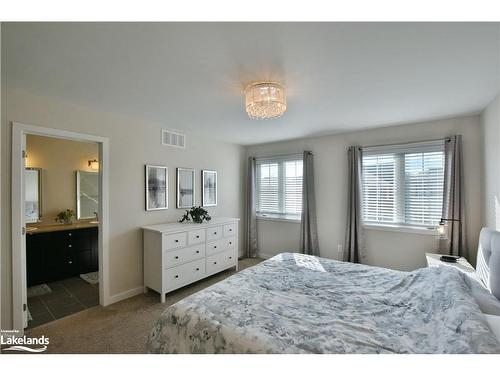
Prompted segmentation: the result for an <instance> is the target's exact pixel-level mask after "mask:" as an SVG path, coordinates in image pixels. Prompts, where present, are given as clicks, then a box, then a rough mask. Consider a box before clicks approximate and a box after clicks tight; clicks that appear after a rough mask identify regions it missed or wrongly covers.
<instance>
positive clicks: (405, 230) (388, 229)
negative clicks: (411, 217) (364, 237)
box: [363, 224, 439, 236]
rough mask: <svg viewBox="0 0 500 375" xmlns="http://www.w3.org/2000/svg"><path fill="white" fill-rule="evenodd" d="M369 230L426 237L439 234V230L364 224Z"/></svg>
mask: <svg viewBox="0 0 500 375" xmlns="http://www.w3.org/2000/svg"><path fill="white" fill-rule="evenodd" d="M363 226H364V228H365V229H367V230H381V231H386V232H401V233H413V234H423V235H426V236H438V235H439V233H438V231H437V229H428V228H422V227H409V226H408V227H407V226H403V225H383V224H364V225H363Z"/></svg>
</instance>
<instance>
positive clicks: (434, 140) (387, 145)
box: [359, 137, 451, 149]
mask: <svg viewBox="0 0 500 375" xmlns="http://www.w3.org/2000/svg"><path fill="white" fill-rule="evenodd" d="M438 141H444V142H449V141H451V138H450V137H447V138H440V139H429V140H427V141H417V142H402V143H390V144H385V145H372V146H359V147H360V148H361V149H365V148H375V147H389V146H403V145H413V144H418V143H429V142H438Z"/></svg>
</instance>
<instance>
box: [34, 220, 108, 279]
mask: <svg viewBox="0 0 500 375" xmlns="http://www.w3.org/2000/svg"><path fill="white" fill-rule="evenodd" d="M27 229H28V230H27V233H26V268H27V272H26V275H27V285H28V286H32V285H38V284H42V283H47V282H51V281H56V280H61V279H65V278H69V277H73V276H77V277H78V276H79V275H80V274H84V273H89V272H95V271H97V270H98V268H99V252H98V241H97V238H98V228H97V225H96V224H90V223H79V224H72V225H71V224H70V225H48V226H41V227H39V228H36V229H32V230H30V227H28V228H27Z"/></svg>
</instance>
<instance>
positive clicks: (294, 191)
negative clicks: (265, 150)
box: [256, 155, 302, 220]
mask: <svg viewBox="0 0 500 375" xmlns="http://www.w3.org/2000/svg"><path fill="white" fill-rule="evenodd" d="M256 164H257V166H256V168H257V171H256V175H257V214H258V215H259V216H261V217H274V218H283V219H291V220H300V215H301V213H302V156H301V155H297V156H293V157H288V158H272V159H262V160H259V159H257V163H256Z"/></svg>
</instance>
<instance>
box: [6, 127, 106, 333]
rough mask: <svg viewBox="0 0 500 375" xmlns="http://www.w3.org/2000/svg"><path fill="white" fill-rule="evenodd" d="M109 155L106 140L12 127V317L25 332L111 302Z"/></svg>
mask: <svg viewBox="0 0 500 375" xmlns="http://www.w3.org/2000/svg"><path fill="white" fill-rule="evenodd" d="M15 148H17V149H19V148H20V152H19V154H18V155H20V157H17V156H16V152H15V151H14V149H15ZM107 149H108V141H107V139H106V138H101V137H95V136H90V135H84V134H78V133H71V132H66V131H60V130H57V129H49V128H41V127H36V126H31V125H25V124H18V123H14V124H13V160H12V164H13V168H12V171H13V187H14V186H16V184H18V185H17V186H19V187H20V189H14V188H13V191H12V209H13V217H12V218H13V225H12V227H13V241H12V242H13V276H14V277H13V300H14V301H13V302H14V303H13V309H14V311H13V312H14V314H13V315H14V327H15V329H17V330H19V331H20V332H22V331H23V330H24V329H25V328H28V329H30V328H34V327H36V326H40V325H43V324H46V323H48V322H50V321H53V320H57V319H61V318H63V317H65V316H67V315H70V314H74V313H77V312H79V311H82V310H85V309H87V308H91V307H94V306H97V305H99V304H100V305H106V304H107V303H106V302H107V293H106V291H107V287H106V285H105V284H107V272H106V270H107V267H106V262H107V241H106V237H107V186H108V184H107V157H108V156H107ZM19 228H21V230H20V231H18V229H19ZM14 233H16V235H14Z"/></svg>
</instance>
